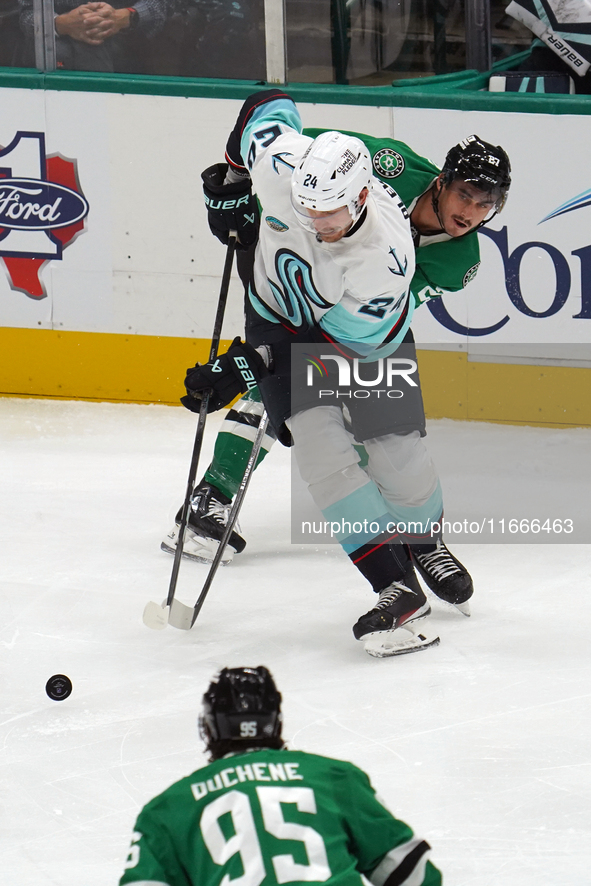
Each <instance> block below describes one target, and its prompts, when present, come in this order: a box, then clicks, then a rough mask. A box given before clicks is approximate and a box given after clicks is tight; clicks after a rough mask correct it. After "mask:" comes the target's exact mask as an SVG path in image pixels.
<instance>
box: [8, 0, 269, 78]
mask: <svg viewBox="0 0 591 886" xmlns="http://www.w3.org/2000/svg"><path fill="white" fill-rule="evenodd" d="M0 4H2V8H3V7H4V5H6V8H7V9H11V10H12V7H13V6H14V10H13V11H12V13H11V16H9V17H8V19H9V24H7V25H6V27H11V28H12V37H11V38H7V39H4V40H2V37H3V33H2V31H0V51H1V50H4V51H3V57H2V63H3V64H5V65H17V66H19V67H35V52H34V16H33V0H18V2H14V3H12V4H10V6H9V4H8V0H0ZM54 9H55V14H56V18H55V29H56V58H57V67H58V69H64V70H74V71H104V72H107V73H111V72H116V73H127V74H152V75H160V76H179V77H211V78H228V79H246V80H260V79H263V78H264V77H265V28H264V8H263V0H137V2H135V3H134V4H133V5H126V3H125V0H114V2H113V3H112V4H109V3H103V2H89V3H84V4H80V3H79V2H77V0H55V2H54ZM2 28H3V30H4V20H2Z"/></svg>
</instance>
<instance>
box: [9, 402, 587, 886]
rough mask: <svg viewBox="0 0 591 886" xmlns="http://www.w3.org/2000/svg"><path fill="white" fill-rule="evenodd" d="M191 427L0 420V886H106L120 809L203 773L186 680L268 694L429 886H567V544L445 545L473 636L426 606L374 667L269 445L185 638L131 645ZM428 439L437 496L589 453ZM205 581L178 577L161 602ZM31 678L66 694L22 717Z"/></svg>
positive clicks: (573, 614) (581, 683) (358, 603)
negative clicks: (407, 836)
mask: <svg viewBox="0 0 591 886" xmlns="http://www.w3.org/2000/svg"><path fill="white" fill-rule="evenodd" d="M218 422H219V418H218V417H214V418H213V420H212V421H211V422H210V423H209V426H208V433H207V439H206V445H205V450H204V455H203V461H202V465H203V466H205V464H206V462H207V458H208V456H209V454H210V453H211V446H212V442H213V435H214V431H215V428H216V426H217V424H218ZM194 429H195V418H194V417H193V416H192V415H190V414H189V413H187V412H185V411H184V410H182V409H175V408H171V407H168V408H167V407H159V406H150V407H142V406H126V405H114V404H92V403H70V402H55V401H43V400H18V399H13V400H10V399H0V502H1V507H0V538H1V551H0V557H1V559H0V594H1V599H2V622H1V624H2V629H1V633H0V667H1V699H2V710H1V715H0V721H1V725H0V738H1V742H2V758H1V759H2V764H1V765H2V769H1V780H0V783H1V788H0V790H1V794H0V795H1V798H2V805H3V811H2V824H1V828H0V841H1V843H0V859H1V861H0V884H1V886H54V884H55V886H105V884H116V883H117V882H118V878H119V876H120V874H121V872H122V865H123V860H124V858H125V855H126V851H127V845H128V841H129V837H130V834H131V830H132V827H133V823H134V820H135V816H136V814H137V812H138V810H139V808H140V807H141V806H142V805H143V804H144V803H145V802H146V801H147V800H149V799H150V798H151V797H152V796H154V795H155V794H156V793H158V792H159V791H161V790H162V789H164V788H165V787H166V786H168V785H169V784H170V783H171V782H173V781H175V780H177V779H178V778H180V777H182V776H183V775H186V774H188V773H190V772H191V771H192V770H193V769H196V768H197V767H198V766H200V765H202V764H203V763H204V755H203V754H202V751H201V746H200V742H199V739H198V734H197V729H196V716H197V713H198V709H199V704H200V698H201V694H202V692H203V690H204V688H205V686H206V684H207V682H208V681H209V678H210V677H211V675H212V674H213V673H214V671H216V670H217V669H218V668H219V667H220V666H222V665H229V666H236V665H244V664H249V665H258V664H266V665H268V666H269V667H270V668H271V670H272V671H273V673H274V675H275V677H276V680H277V682H278V685H279V687H280V689H281V691H282V693H283V696H284V714H285V728H284V733H285V735H286V736H287V737H288V739H289V740H290V744H291V746H292V747H297V748H301V749H304V750H309V751H313V752H315V753H321V754H327V755H330V756H335V757H341V758H344V759H349V760H352V761H353V762H355V763H357V764H358V765H360V766H361V767H363V768H364V769H366V770H367V771H368V772H369V774H370V776H371V777H372V780H373V782H374V785H375V786H376V787H377V789H378V790H379V792H380V794H381V795H382V797H383V798H384V799H385V800H386V801H387V802H388V804H389V805H390V807H391V808H392V810H393V811H394V812H395V814H397V815H399V816H400V817H401V818H403V819H404V820H406V821H408V822H409V823H410V824H411V825H412V826H413V827H414V828H415V830H416V831H417V832H418V833H419V834H421V835H423V836H425V837H426V838H427V839H428V840H429V842H430V843H431V844H432V846H433V859H434V861H435V862H436V863H437V864H438V865H439V867H440V868H441V869H442V870H443V872H444V879H445V883H446V886H452V884H454V886H468V884H470V886H558V884H560V886H567V884H568V886H588V884H589V883H590V882H591V879H590V878H591V874H590V870H591V864H590V862H591V858H590V856H591V790H590V782H591V778H590V769H591V752H590V737H589V731H590V729H589V727H590V724H591V708H590V696H591V679H590V677H591V673H590V672H591V666H590V658H591V656H590V640H591V605H590V603H589V599H590V591H591V587H590V585H591V582H590V574H591V562H590V556H589V555H590V548H589V546H588V545H554V546H553V545H535V546H533V545H532V546H526V545H507V546H504V547H501V546H494V545H465V546H456V547H455V548H454V550H455V552H456V553H457V554H458V555H459V556H460V558H461V559H463V560H464V561H465V563H466V565H467V566H468V567H469V569H470V571H471V572H472V575H473V577H474V580H475V585H476V592H475V596H474V598H473V602H472V612H473V614H472V618H470V619H467V618H464V617H462V616H461V615H459V614H458V613H456V612H455V611H450V610H448V609H446V608H444V607H443V605H442V604H439V603H438V602H437V601H434V602H433V615H432V618H431V626H432V628H433V629H435V630H436V631H437V632H438V633H439V634H440V636H441V645H440V646H439V647H436V648H434V649H429V650H426V651H424V652H420V653H417V654H414V655H408V656H402V657H399V658H393V659H386V660H377V659H372V658H370V657H368V656H367V655H366V654H365V652H364V651H363V648H362V646H361V645H360V644H358V643H356V642H355V641H354V640H353V637H352V634H351V626H352V625H353V623H354V622H355V621H356V620H357V618H358V616H359V615H360V614H361V613H363V612H364V611H366V610H367V609H369V608H370V607H371V605H372V604H373V601H374V600H375V597H374V596H373V595H372V593H371V591H370V590H369V587H368V586H366V585H365V582H364V581H363V580H362V579H361V578H360V577H358V575H357V574H356V572H355V571H354V569H353V568H352V567H351V565H350V564H349V563H348V561H347V559H346V558H345V557H344V556H343V555H342V554H341V552H340V550H339V549H338V548H337V547H324V548H320V549H319V548H316V547H314V546H291V545H290V534H289V532H290V528H289V475H290V467H289V452H288V451H287V450H285V449H282V448H280V447H279V446H276V447H275V448H274V450H273V451H272V453H271V454H270V456H269V458H268V459H267V462H266V463H265V465H264V467H263V468H262V469H261V470H260V471H259V472H257V474H256V475H255V477H254V480H253V482H252V485H251V488H250V490H249V493H248V497H247V500H246V502H245V505H244V509H243V514H242V519H241V523H242V529H243V532H244V534H245V536H246V537H247V540H248V546H247V548H246V550H245V551H244V553H243V554H241V555H240V556H239V557H237V558H236V560H235V562H234V564H233V565H232V566H229V567H226V568H225V569H222V570H220V572H219V573H218V576H217V578H216V580H215V582H214V585H213V588H212V590H211V593H210V595H209V597H208V598H207V600H206V603H205V605H204V607H203V610H202V613H201V615H200V618H199V620H198V622H197V624H196V625H195V627H194V629H193V630H192V631H190V632H181V631H176V630H175V629H174V628H171V627H168V628H167V629H166V630H164V631H161V632H152V631H149V630H148V629H147V628H146V627H144V625H143V624H142V621H141V614H142V610H143V607H144V605H145V603H146V602H147V601H148V600H150V599H152V600H156V601H158V602H160V601H161V600H162V599H163V598H164V597H165V596H166V594H167V590H168V583H169V579H170V571H171V566H172V558H171V557H170V556H168V555H166V554H164V553H162V552H161V551H160V550H159V544H160V540H161V538H162V536H163V535H164V534H165V533H166V532H167V530H168V528H169V524H170V522H171V518H172V517H173V516H174V513H175V511H176V509H177V508H178V506H179V504H180V502H181V500H182V498H183V495H184V491H185V486H186V474H187V470H188V466H189V461H190V453H191V448H192V444H193V436H194ZM553 435H554V436H553ZM487 439H488V441H489V442H488V447H487ZM428 440H429V443H430V448H431V450H432V451H433V452H435V453H436V457H437V460H438V463H439V465H440V467H441V473H442V476H443V481H444V486H445V489H446V493H448V495H449V497H451V498H452V499H453V496H454V485H455V479H456V476H457V477H458V478H459V476H460V473H461V472H460V471H459V470H458V463H460V464H461V463H462V461H463V462H464V463H466V464H469V468H470V471H471V472H474V477H475V479H474V482H475V483H477V482H478V483H480V482H484V480H485V481H486V482H487V483H488V484H489V485H490V484H493V483H494V477H491V476H489V475H490V466H491V464H493V463H496V462H495V459H496V458H497V454H498V448H499V445H501V444H502V445H503V446H506V447H507V448H508V449H513V448H515V451H516V452H519V453H522V456H523V464H524V468H523V472H522V474H523V476H524V477H526V476H527V473H528V471H531V470H532V468H531V465H532V458H533V459H534V463H535V464H538V469H539V470H540V474H541V473H542V468H543V465H544V452H546V451H548V447H550V448H551V447H552V446H553V445H558V444H557V443H555V441H558V442H559V444H560V452H561V455H562V457H561V459H560V461H561V462H564V461H567V462H569V463H572V462H573V460H575V465H574V466H573V467H576V459H577V458H578V459H581V460H585V453H586V461H587V462H588V453H589V450H590V446H589V444H590V443H591V432H586V431H540V430H539V429H529V428H521V429H520V428H502V427H499V426H496V427H490V428H487V426H486V425H470V424H461V423H454V422H434V423H432V425H431V426H430V434H429V437H428ZM470 441H477V443H478V454H479V456H480V460H479V459H477V458H474V457H473V456H474V453H471V451H470ZM536 441H537V442H536ZM538 446H539V449H537V448H536V447H538ZM540 453H541V454H540ZM536 459H538V461H537V462H536V461H535V460H536ZM479 461H480V464H481V465H482V473H481V474H480V475H477V474H478V472H477V465H478V463H479ZM581 466H582V461H581ZM487 477H488V479H486V478H487ZM519 477H520V472H519V470H516V471H514V472H513V473H512V474H511V485H512V487H513V488H515V484H519V482H520V481H519ZM483 478H484V480H483ZM498 479H499V486H500V487H501V486H502V484H503V482H505V481H504V478H502V477H499V478H498ZM446 481H447V482H446ZM556 482H557V483H560V482H561V478H560V476H558V477H557V478H556ZM523 483H524V485H523V490H522V491H523V495H524V496H525V495H527V493H528V489H529V488H530V487H529V486H528V485H527V484H526V483H525V480H524V481H523ZM205 574H206V569H205V567H203V566H200V565H198V564H194V563H187V562H183V564H182V568H181V573H180V578H179V589H178V594H179V597H180V599H182V600H183V601H184V602H187V603H192V602H193V601H194V599H195V598H196V596H197V594H198V592H199V590H200V586H201V583H202V581H203V579H204V577H205ZM55 673H65V674H67V675H69V676H70V678H71V679H72V681H73V684H74V691H73V694H72V695H71V696H70V698H69V699H67V700H65V701H63V702H53V701H50V700H49V699H48V698H47V696H46V695H45V691H44V686H45V682H46V680H47V679H48V677H49V676H51V675H52V674H55Z"/></svg>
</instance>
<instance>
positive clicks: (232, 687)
mask: <svg viewBox="0 0 591 886" xmlns="http://www.w3.org/2000/svg"><path fill="white" fill-rule="evenodd" d="M199 731H200V734H201V737H202V739H203V741H204V742H205V745H206V747H207V750H208V751H209V753H210V754H211V759H212V760H219V759H220V758H221V757H223V756H225V755H226V754H230V753H241V752H243V751H245V750H246V749H247V748H259V747H265V748H277V749H279V748H282V747H283V739H282V738H281V694H280V693H279V692H278V690H277V687H276V686H275V683H274V681H273V677H272V676H271V674H270V672H269V671H268V670H267V668H265V667H263V666H262V665H261V666H259V667H258V668H223V669H222V670H221V671H220V672H219V674H217V676H216V677H214V678H213V680H212V682H211V683H210V685H209V688H208V689H207V691H206V693H205V695H204V696H203V711H202V713H201V716H200V717H199Z"/></svg>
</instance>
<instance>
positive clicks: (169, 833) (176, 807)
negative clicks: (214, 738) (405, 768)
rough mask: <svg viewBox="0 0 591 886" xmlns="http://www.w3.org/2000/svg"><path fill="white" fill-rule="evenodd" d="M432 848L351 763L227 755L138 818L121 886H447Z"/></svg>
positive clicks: (263, 753)
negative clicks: (364, 881) (366, 882)
mask: <svg viewBox="0 0 591 886" xmlns="http://www.w3.org/2000/svg"><path fill="white" fill-rule="evenodd" d="M428 852H429V846H428V844H427V843H426V842H425V841H424V840H420V839H418V838H416V837H414V835H413V832H412V830H411V829H410V828H409V827H408V825H406V824H404V822H401V821H398V820H397V819H396V818H394V816H393V815H392V814H391V813H390V812H389V811H388V810H387V809H386V808H385V806H383V804H382V803H380V801H379V800H378V799H377V798H376V795H375V793H374V790H373V788H372V787H371V784H370V782H369V779H368V777H367V775H365V773H364V772H362V771H361V770H360V769H358V768H357V767H356V766H353V765H352V764H351V763H346V762H342V761H339V760H332V759H329V758H327V757H319V756H316V755H314V754H307V753H304V752H303V751H288V750H281V751H277V750H271V749H267V748H265V749H262V750H256V751H252V752H248V753H246V754H238V755H230V756H227V757H224V758H223V759H222V760H217V761H216V762H214V763H212V764H210V765H209V766H206V767H204V768H203V769H198V770H197V771H196V772H194V773H193V774H192V775H190V776H188V777H187V778H184V779H182V780H181V781H178V782H176V784H173V785H172V786H171V787H170V788H168V790H166V791H164V793H162V794H160V796H158V797H156V798H155V799H154V800H152V801H151V802H150V803H148V804H147V805H146V806H145V807H144V809H143V810H142V811H141V812H140V815H139V817H138V819H137V822H136V826H135V832H134V834H133V839H132V844H131V848H130V850H129V855H128V858H127V862H126V864H125V872H124V874H123V876H122V877H121V880H120V886H125V884H128V883H129V884H131V883H135V884H138V886H140V884H141V886H279V884H292V883H293V884H300V886H303V884H310V883H325V884H327V886H361V884H362V879H361V874H364V875H365V876H366V877H367V878H368V879H369V880H370V882H371V883H372V884H373V886H389V884H401V883H405V884H408V886H440V884H441V882H442V879H441V874H440V873H439V871H438V870H437V868H435V867H434V865H433V864H432V863H431V862H430V861H429V860H428V858H427V856H428Z"/></svg>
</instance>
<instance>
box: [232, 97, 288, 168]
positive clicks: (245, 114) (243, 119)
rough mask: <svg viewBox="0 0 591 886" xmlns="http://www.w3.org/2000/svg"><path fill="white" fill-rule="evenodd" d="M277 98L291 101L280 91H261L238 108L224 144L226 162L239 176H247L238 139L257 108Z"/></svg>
mask: <svg viewBox="0 0 591 886" xmlns="http://www.w3.org/2000/svg"><path fill="white" fill-rule="evenodd" d="M278 98H285V99H288V100H289V101H293V99H292V97H291V96H290V95H288V94H287V93H286V92H284V91H283V90H282V89H261V90H260V91H259V92H254V93H253V94H252V95H249V96H248V98H247V99H246V101H245V102H244V104H243V105H242V107H241V108H240V113H239V114H238V119H237V120H236V125H235V127H234V129H233V130H232V132H231V133H230V136H229V138H228V141H227V143H226V160H227V161H228V163H229V164H230V167H231V168H232V169H233V170H234V172H237V173H238V174H239V175H248V170H247V168H246V166H245V165H244V160H243V158H242V154H241V153H240V139H241V138H242V133H243V132H244V129H245V127H246V125H247V123H248V122H249V120H250V118H251V117H252V115H253V113H254V112H255V111H256V109H257V108H260V106H261V105H266V104H267V103H268V102H274V101H276V100H277V99H278Z"/></svg>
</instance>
